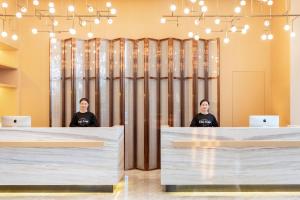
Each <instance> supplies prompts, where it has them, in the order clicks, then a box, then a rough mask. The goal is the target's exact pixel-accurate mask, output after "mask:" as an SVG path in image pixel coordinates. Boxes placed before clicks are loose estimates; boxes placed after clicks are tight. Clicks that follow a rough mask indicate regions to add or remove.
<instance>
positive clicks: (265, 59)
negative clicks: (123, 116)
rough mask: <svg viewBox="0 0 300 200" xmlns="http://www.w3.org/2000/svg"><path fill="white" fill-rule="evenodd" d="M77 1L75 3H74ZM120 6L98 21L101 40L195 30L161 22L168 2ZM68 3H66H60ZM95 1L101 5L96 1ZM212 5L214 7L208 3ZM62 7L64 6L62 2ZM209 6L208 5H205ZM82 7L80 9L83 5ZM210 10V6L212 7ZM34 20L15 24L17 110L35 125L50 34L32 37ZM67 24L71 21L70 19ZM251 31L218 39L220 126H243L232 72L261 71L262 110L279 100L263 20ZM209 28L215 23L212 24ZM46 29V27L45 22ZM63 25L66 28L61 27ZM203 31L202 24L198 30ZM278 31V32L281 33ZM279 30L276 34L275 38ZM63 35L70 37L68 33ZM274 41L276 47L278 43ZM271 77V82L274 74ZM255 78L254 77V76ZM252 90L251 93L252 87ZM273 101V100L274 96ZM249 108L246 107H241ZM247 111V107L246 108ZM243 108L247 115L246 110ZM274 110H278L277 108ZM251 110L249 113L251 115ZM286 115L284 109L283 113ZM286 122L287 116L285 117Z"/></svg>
mask: <svg viewBox="0 0 300 200" xmlns="http://www.w3.org/2000/svg"><path fill="white" fill-rule="evenodd" d="M76 2H79V1H76ZM112 2H113V4H114V6H115V7H116V8H117V9H118V17H117V18H116V19H115V22H114V24H113V25H107V24H106V22H102V24H101V25H99V27H98V28H97V29H96V37H101V38H108V39H111V38H118V37H125V38H133V39H135V38H143V37H151V38H158V39H159V38H166V37H175V38H182V39H183V38H187V32H188V31H190V30H191V31H195V30H196V29H199V27H198V28H197V27H195V26H194V25H193V23H186V24H185V25H180V26H179V27H176V24H175V23H173V24H166V25H161V24H160V23H159V19H160V16H161V15H162V14H166V13H168V12H169V11H168V8H169V4H170V1H161V0H153V1H148V0H131V1H129V0H122V1H112ZM222 2H223V3H222V5H221V10H227V13H231V12H232V9H233V5H232V4H230V7H229V6H228V5H225V3H228V2H232V1H229V0H225V1H222ZM63 3H64V4H66V2H65V1H63ZM98 5H99V3H98ZM212 6H213V5H212ZM65 7H66V5H65ZM209 8H212V7H209ZM82 9H84V8H82ZM210 11H211V10H210ZM33 23H39V22H38V20H26V19H22V23H20V24H19V25H18V28H19V33H20V45H19V51H20V82H21V85H20V98H19V104H20V114H22V115H23V114H24V115H25V114H26V115H31V116H32V122H33V126H48V125H49V37H48V34H46V33H41V34H38V35H37V36H34V35H32V34H31V28H32V27H33V25H32V24H33ZM70 23H71V22H70ZM247 23H249V24H250V26H251V29H250V32H249V34H248V35H246V36H243V35H241V34H238V33H233V34H230V37H231V42H230V43H229V44H228V45H224V44H223V43H222V42H221V58H220V59H221V70H220V73H221V125H222V126H233V125H245V124H244V123H245V120H246V119H244V118H245V117H243V119H242V121H241V122H240V123H239V122H238V124H236V123H235V124H233V118H234V117H236V118H238V117H239V112H237V114H235V116H233V110H234V109H235V107H234V106H235V105H234V104H233V74H234V73H236V72H246V73H247V72H249V73H251V72H261V73H263V74H264V83H265V84H264V94H263V95H264V97H263V99H264V102H265V103H264V105H263V108H262V109H264V110H263V113H264V114H271V113H273V112H272V106H273V107H274V108H277V106H276V105H277V104H276V103H274V105H273V103H272V104H271V102H273V100H272V95H271V94H272V91H271V88H272V87H271V86H272V85H271V62H272V59H271V58H272V56H271V52H272V51H271V43H270V42H262V41H261V40H260V35H261V33H262V30H263V29H262V21H256V20H248V21H247ZM211 27H213V26H211ZM44 29H45V26H44ZM62 29H66V27H62ZM200 29H201V28H200ZM79 32H81V33H79V35H77V37H79V38H86V37H85V34H82V31H80V30H79ZM279 32H280V31H279ZM201 33H202V34H203V35H202V36H203V37H204V38H215V37H221V38H223V36H224V34H221V35H219V34H211V35H210V36H209V37H207V36H205V35H204V32H203V31H201ZM277 34H278V33H275V34H274V35H276V36H275V37H277ZM62 37H64V38H65V37H69V35H68V34H66V35H63V36H62ZM278 45H280V44H279V43H278ZM272 80H275V79H273V78H272ZM253 82H255V79H253ZM247 92H249V91H241V92H240V93H238V95H239V96H246V95H247ZM252 92H253V91H252ZM273 99H274V98H273ZM245 106H249V105H245ZM249 110H250V111H249ZM251 110H252V109H251V108H250V107H248V108H247V109H245V110H240V115H241V116H247V114H248V113H249V112H251ZM245 112H247V113H245ZM276 112H277V111H276ZM250 114H251V113H250ZM284 114H285V113H284ZM285 121H287V120H285Z"/></svg>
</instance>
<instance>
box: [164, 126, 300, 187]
mask: <svg viewBox="0 0 300 200" xmlns="http://www.w3.org/2000/svg"><path fill="white" fill-rule="evenodd" d="M161 185H164V186H167V187H168V186H209V187H212V186H220V185H221V186H232V185H234V186H237V185H241V186H243V185H247V186H259V185H264V186H266V185H270V186H287V185H288V186H299V185H300V128H190V127H183V128H179V127H178V128H176V127H162V128H161Z"/></svg>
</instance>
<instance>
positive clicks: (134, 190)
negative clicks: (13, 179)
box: [0, 170, 300, 200]
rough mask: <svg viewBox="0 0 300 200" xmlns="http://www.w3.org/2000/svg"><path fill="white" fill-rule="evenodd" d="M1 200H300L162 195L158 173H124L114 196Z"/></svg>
mask: <svg viewBox="0 0 300 200" xmlns="http://www.w3.org/2000/svg"><path fill="white" fill-rule="evenodd" d="M0 199H1V200H2V199H5V200H56V199H57V200H79V199H80V200H81V199H82V200H98V199H99V200H102V199H103V200H106V199H107V200H110V199H112V200H119V199H122V200H143V199H151V200H152V199H153V200H161V199H166V200H177V199H199V200H206V199H207V200H229V199H230V200H232V199H233V200H239V199H246V200H254V199H255V200H256V199H257V200H294V199H299V200H300V192H280V193H278V192H277V193H276V192H269V193H262V192H260V193H239V192H235V193H234V192H218V193H208V192H204V193H188V192H187V193H184V192H182V193H165V192H163V190H162V188H161V186H160V171H159V170H155V171H148V172H143V171H138V170H131V171H127V172H126V176H125V180H124V181H123V182H122V183H121V184H120V185H118V188H117V189H116V191H115V192H114V193H113V194H104V193H0Z"/></svg>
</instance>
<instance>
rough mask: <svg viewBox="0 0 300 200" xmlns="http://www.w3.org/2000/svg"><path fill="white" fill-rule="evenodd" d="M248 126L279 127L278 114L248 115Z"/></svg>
mask: <svg viewBox="0 0 300 200" xmlns="http://www.w3.org/2000/svg"><path fill="white" fill-rule="evenodd" d="M249 127H279V115H250V116H249Z"/></svg>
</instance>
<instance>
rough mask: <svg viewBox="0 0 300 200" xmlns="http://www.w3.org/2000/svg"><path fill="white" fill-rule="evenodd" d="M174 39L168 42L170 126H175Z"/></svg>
mask: <svg viewBox="0 0 300 200" xmlns="http://www.w3.org/2000/svg"><path fill="white" fill-rule="evenodd" d="M173 45H174V42H173V39H169V40H168V125H169V126H173V125H174V111H173V106H174V105H173V104H174V99H173V98H174V94H173V69H174V64H173V63H174V62H173V49H174V48H173Z"/></svg>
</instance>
